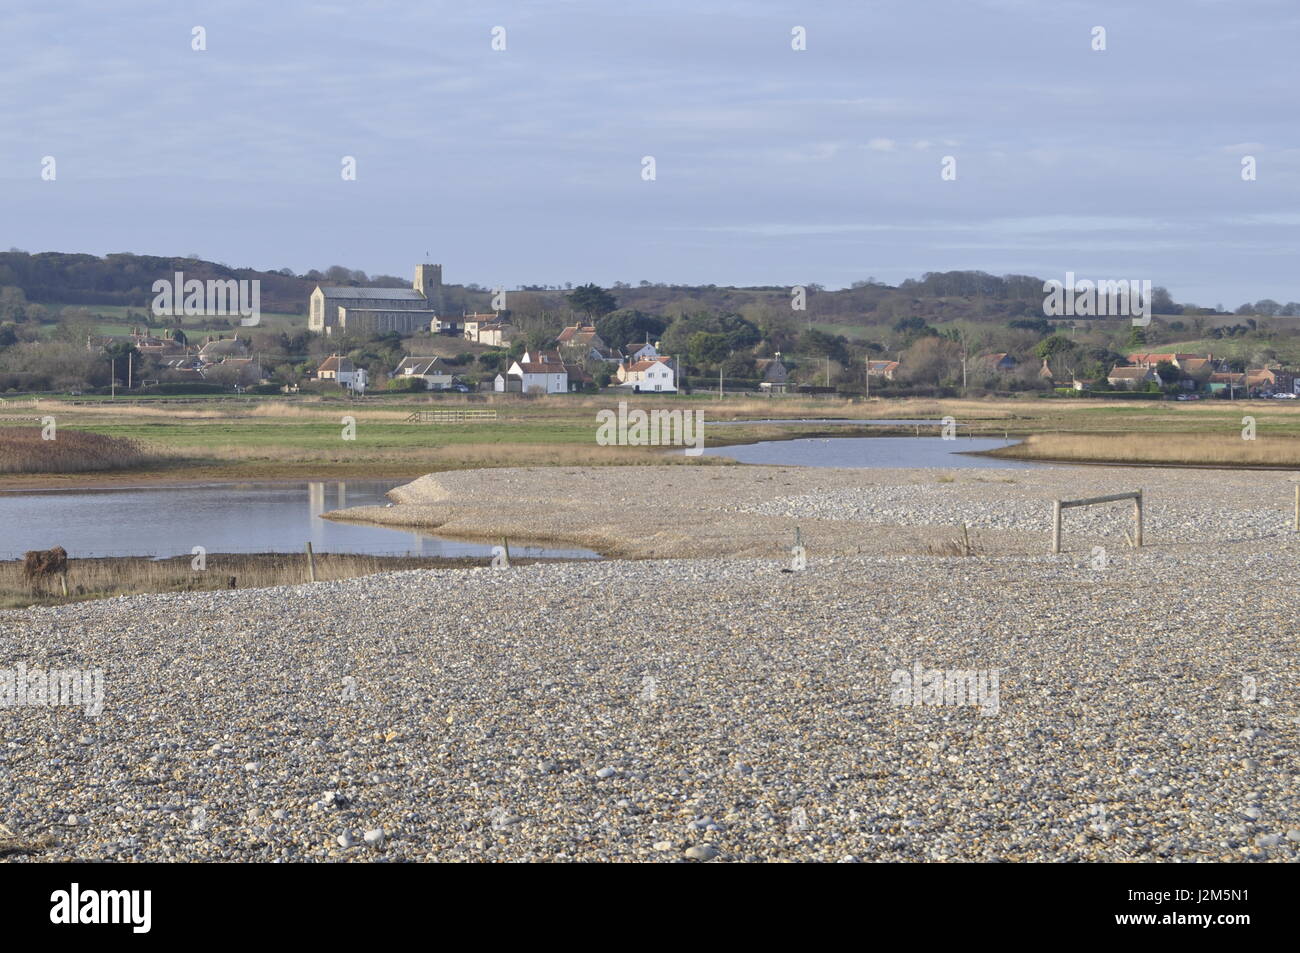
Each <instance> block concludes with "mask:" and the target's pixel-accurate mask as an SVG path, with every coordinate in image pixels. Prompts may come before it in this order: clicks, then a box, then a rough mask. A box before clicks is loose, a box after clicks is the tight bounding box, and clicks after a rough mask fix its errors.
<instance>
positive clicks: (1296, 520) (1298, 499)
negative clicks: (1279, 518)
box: [1291, 483, 1300, 533]
mask: <svg viewBox="0 0 1300 953" xmlns="http://www.w3.org/2000/svg"><path fill="white" fill-rule="evenodd" d="M1291 528H1292V529H1293V530H1295V531H1296V532H1297V533H1300V483H1297V484H1296V485H1295V516H1293V517H1292V519H1291Z"/></svg>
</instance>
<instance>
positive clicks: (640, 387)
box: [617, 357, 677, 394]
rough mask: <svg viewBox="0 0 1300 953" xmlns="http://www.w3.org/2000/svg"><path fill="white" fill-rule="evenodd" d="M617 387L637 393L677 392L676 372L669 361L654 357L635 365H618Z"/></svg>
mask: <svg viewBox="0 0 1300 953" xmlns="http://www.w3.org/2000/svg"><path fill="white" fill-rule="evenodd" d="M618 379H619V382H620V383H619V385H617V386H622V387H627V388H629V389H631V390H633V391H637V392H648V391H653V392H657V393H665V394H667V393H676V392H677V370H676V368H675V367H673V363H672V361H671V359H669V358H666V357H656V358H653V359H647V360H641V361H637V362H636V363H627V364H620V365H619V368H618Z"/></svg>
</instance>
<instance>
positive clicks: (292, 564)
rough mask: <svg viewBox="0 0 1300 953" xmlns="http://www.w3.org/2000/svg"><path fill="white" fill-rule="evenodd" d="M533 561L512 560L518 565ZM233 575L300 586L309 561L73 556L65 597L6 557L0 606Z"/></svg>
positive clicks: (336, 558) (402, 564)
mask: <svg viewBox="0 0 1300 953" xmlns="http://www.w3.org/2000/svg"><path fill="white" fill-rule="evenodd" d="M534 561H535V560H531V559H512V560H511V562H512V563H513V564H516V565H525V564H528V563H531V562H534ZM552 561H553V560H552ZM488 564H489V559H488V558H487V557H482V558H479V557H464V558H455V559H443V558H438V557H420V556H360V555H349V554H336V553H318V554H316V579H317V581H320V582H325V581H329V580H335V579H353V578H356V577H358V576H370V575H374V574H376V573H381V572H394V571H400V570H406V569H424V568H439V569H447V568H466V567H473V566H486V565H488ZM232 577H233V578H234V580H235V586H234V588H237V589H260V588H267V587H270V586H295V585H300V584H302V583H305V582H307V581H308V572H307V560H306V557H305V556H304V555H302V554H286V553H247V554H245V553H209V554H208V555H207V568H206V569H203V570H196V569H193V568H192V567H191V557H190V556H177V557H173V558H171V559H157V560H155V559H149V558H148V557H144V556H122V557H103V558H96V559H76V558H72V559H69V560H68V577H67V581H68V597H67V598H66V599H65V598H64V597H63V595H62V592H61V588H60V583H59V579H58V577H57V576H55V577H52V578H47V579H44V580H40V581H38V582H37V583H36V584H35V586H33V585H29V584H28V582H27V581H26V580H25V579H24V578H23V564H22V561H21V560H5V561H0V606H3V607H8V608H13V607H19V606H30V605H57V604H61V603H65V602H78V601H81V600H86V599H105V598H109V597H112V596H120V595H130V594H133V593H142V592H193V591H197V590H212V589H229V588H231V585H230V580H231V578H232Z"/></svg>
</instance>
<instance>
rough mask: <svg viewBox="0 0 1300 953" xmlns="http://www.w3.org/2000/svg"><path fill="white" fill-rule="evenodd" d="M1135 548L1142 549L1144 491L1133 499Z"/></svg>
mask: <svg viewBox="0 0 1300 953" xmlns="http://www.w3.org/2000/svg"><path fill="white" fill-rule="evenodd" d="M1133 548H1134V549H1141V548H1142V491H1141V490H1138V491H1137V496H1135V497H1133Z"/></svg>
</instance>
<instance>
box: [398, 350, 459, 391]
mask: <svg viewBox="0 0 1300 953" xmlns="http://www.w3.org/2000/svg"><path fill="white" fill-rule="evenodd" d="M390 376H391V377H393V378H395V379H404V380H410V379H412V378H419V379H421V380H423V381H424V383H425V386H426V387H427V388H428V389H429V390H447V389H448V388H450V387H451V386H452V385H453V384H454V383H455V382H456V378H455V377H454V376H453V375H452V373H451V371H450V370H448V369H447V367H445V366H444V365H443V364H442V363H441V358H438V357H410V356H408V357H404V358H402V363H400V364H398V365H397V367H396V368H395V369H394V371H393V373H392V374H391V375H390Z"/></svg>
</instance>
